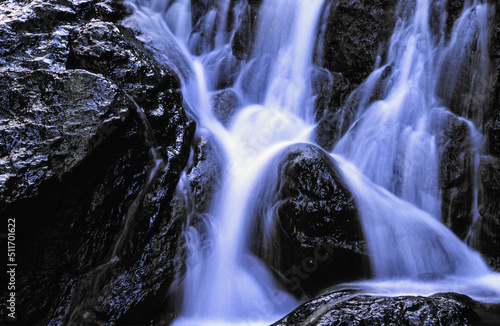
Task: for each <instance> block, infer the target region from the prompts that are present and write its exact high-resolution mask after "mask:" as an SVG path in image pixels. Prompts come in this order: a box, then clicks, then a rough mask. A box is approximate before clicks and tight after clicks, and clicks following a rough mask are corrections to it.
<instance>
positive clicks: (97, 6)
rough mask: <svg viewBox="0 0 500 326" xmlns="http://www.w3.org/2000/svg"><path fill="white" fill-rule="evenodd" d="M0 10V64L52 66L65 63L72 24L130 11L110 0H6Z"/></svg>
mask: <svg viewBox="0 0 500 326" xmlns="http://www.w3.org/2000/svg"><path fill="white" fill-rule="evenodd" d="M0 12H1V13H2V15H4V17H3V18H4V19H2V20H1V22H0V40H1V42H0V54H1V56H0V65H1V66H3V67H4V68H6V67H13V68H16V69H19V68H21V67H22V68H27V69H54V70H61V69H64V67H65V65H66V61H67V57H68V52H69V46H68V42H69V36H70V33H71V32H72V31H73V29H74V28H75V26H78V25H79V24H80V23H81V22H83V21H84V20H85V19H87V20H90V19H91V18H100V19H101V20H110V21H116V20H118V19H122V18H124V17H125V16H126V15H128V14H129V13H130V12H129V11H128V9H127V8H126V7H125V6H124V5H123V3H122V1H114V0H87V1H85V0H83V1H78V2H72V1H66V0H32V1H16V0H8V1H4V2H2V3H1V4H0Z"/></svg>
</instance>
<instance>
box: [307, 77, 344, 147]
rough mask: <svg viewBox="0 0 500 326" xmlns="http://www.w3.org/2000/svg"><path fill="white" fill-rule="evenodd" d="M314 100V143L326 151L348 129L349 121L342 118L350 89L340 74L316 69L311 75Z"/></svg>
mask: <svg viewBox="0 0 500 326" xmlns="http://www.w3.org/2000/svg"><path fill="white" fill-rule="evenodd" d="M312 81H313V82H312V85H313V90H314V94H316V95H315V96H316V99H315V114H316V118H315V120H316V121H318V122H319V123H318V126H317V127H316V129H315V142H316V143H317V144H318V145H320V146H321V147H322V148H324V149H325V150H327V151H330V150H332V149H333V145H334V144H335V143H336V142H337V140H339V139H340V138H341V136H342V134H343V133H345V132H346V131H347V128H348V127H349V126H348V124H349V121H348V120H349V119H346V118H345V117H344V113H345V112H347V110H346V109H345V108H344V107H343V104H344V103H345V99H346V97H347V95H348V94H349V92H350V91H351V87H350V84H349V82H348V81H347V80H346V79H345V78H344V77H343V76H342V74H340V73H331V72H329V71H328V70H326V69H316V70H315V71H314V72H313V75H312Z"/></svg>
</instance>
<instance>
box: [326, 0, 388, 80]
mask: <svg viewBox="0 0 500 326" xmlns="http://www.w3.org/2000/svg"><path fill="white" fill-rule="evenodd" d="M396 5H397V1H394V0H341V1H339V2H338V4H335V3H334V4H332V6H331V8H330V10H331V11H330V14H329V16H328V21H327V26H326V31H325V35H324V46H323V47H324V50H323V51H324V52H323V66H324V67H325V68H327V69H328V70H330V71H332V72H339V73H342V74H343V75H344V77H345V78H347V79H348V80H349V81H350V82H351V83H352V84H357V85H359V84H360V83H361V82H362V81H363V79H365V78H366V77H367V76H368V75H369V74H370V73H371V72H372V71H373V68H374V66H375V61H376V59H377V55H383V54H384V51H385V49H386V48H387V41H388V40H389V38H390V36H391V34H392V30H393V29H394V25H395V23H396V15H395V14H396V12H395V7H396Z"/></svg>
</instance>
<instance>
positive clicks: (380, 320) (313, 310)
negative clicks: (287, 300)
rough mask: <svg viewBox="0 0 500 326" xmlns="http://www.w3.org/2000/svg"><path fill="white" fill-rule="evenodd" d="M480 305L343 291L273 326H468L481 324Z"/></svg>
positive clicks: (461, 299)
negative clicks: (478, 311) (478, 310)
mask: <svg viewBox="0 0 500 326" xmlns="http://www.w3.org/2000/svg"><path fill="white" fill-rule="evenodd" d="M479 306H480V304H477V303H475V302H474V301H473V300H472V299H470V298H469V297H467V296H465V295H461V294H456V293H438V294H434V295H431V296H429V297H422V296H398V297H382V296H368V295H362V294H359V293H356V291H352V290H339V291H333V292H330V293H327V294H324V295H322V296H319V297H318V298H316V299H313V300H311V301H309V302H306V303H304V304H303V305H301V306H300V307H298V308H297V309H295V310H294V311H293V312H291V313H290V314H289V315H287V316H286V317H284V318H283V319H281V320H280V321H278V322H276V323H275V324H273V326H285V325H290V326H292V325H310V326H313V325H314V326H329V325H346V326H354V325H360V326H361V325H408V326H410V325H414V326H417V325H435V326H438V325H450V326H451V325H456V326H466V325H476V324H477V323H478V322H479V321H481V317H480V316H479V315H478V313H476V312H475V311H474V309H475V308H482V307H479ZM497 309H498V308H497ZM498 316H500V314H499V315H498ZM488 324H489V323H487V324H485V325H488ZM491 325H494V324H491Z"/></svg>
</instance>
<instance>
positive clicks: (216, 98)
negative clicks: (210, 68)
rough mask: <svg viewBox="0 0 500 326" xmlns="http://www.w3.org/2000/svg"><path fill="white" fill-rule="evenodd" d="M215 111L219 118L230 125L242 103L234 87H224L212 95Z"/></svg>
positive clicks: (225, 124)
mask: <svg viewBox="0 0 500 326" xmlns="http://www.w3.org/2000/svg"><path fill="white" fill-rule="evenodd" d="M212 103H213V104H212V106H213V112H214V115H215V117H216V118H217V120H219V121H220V122H221V123H222V124H223V125H224V126H228V125H229V122H230V121H231V118H232V117H233V115H234V113H235V111H236V109H237V108H238V106H239V104H240V99H239V98H238V94H236V92H235V91H234V90H232V89H224V90H221V91H219V92H217V93H215V94H214V95H213V96H212Z"/></svg>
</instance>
